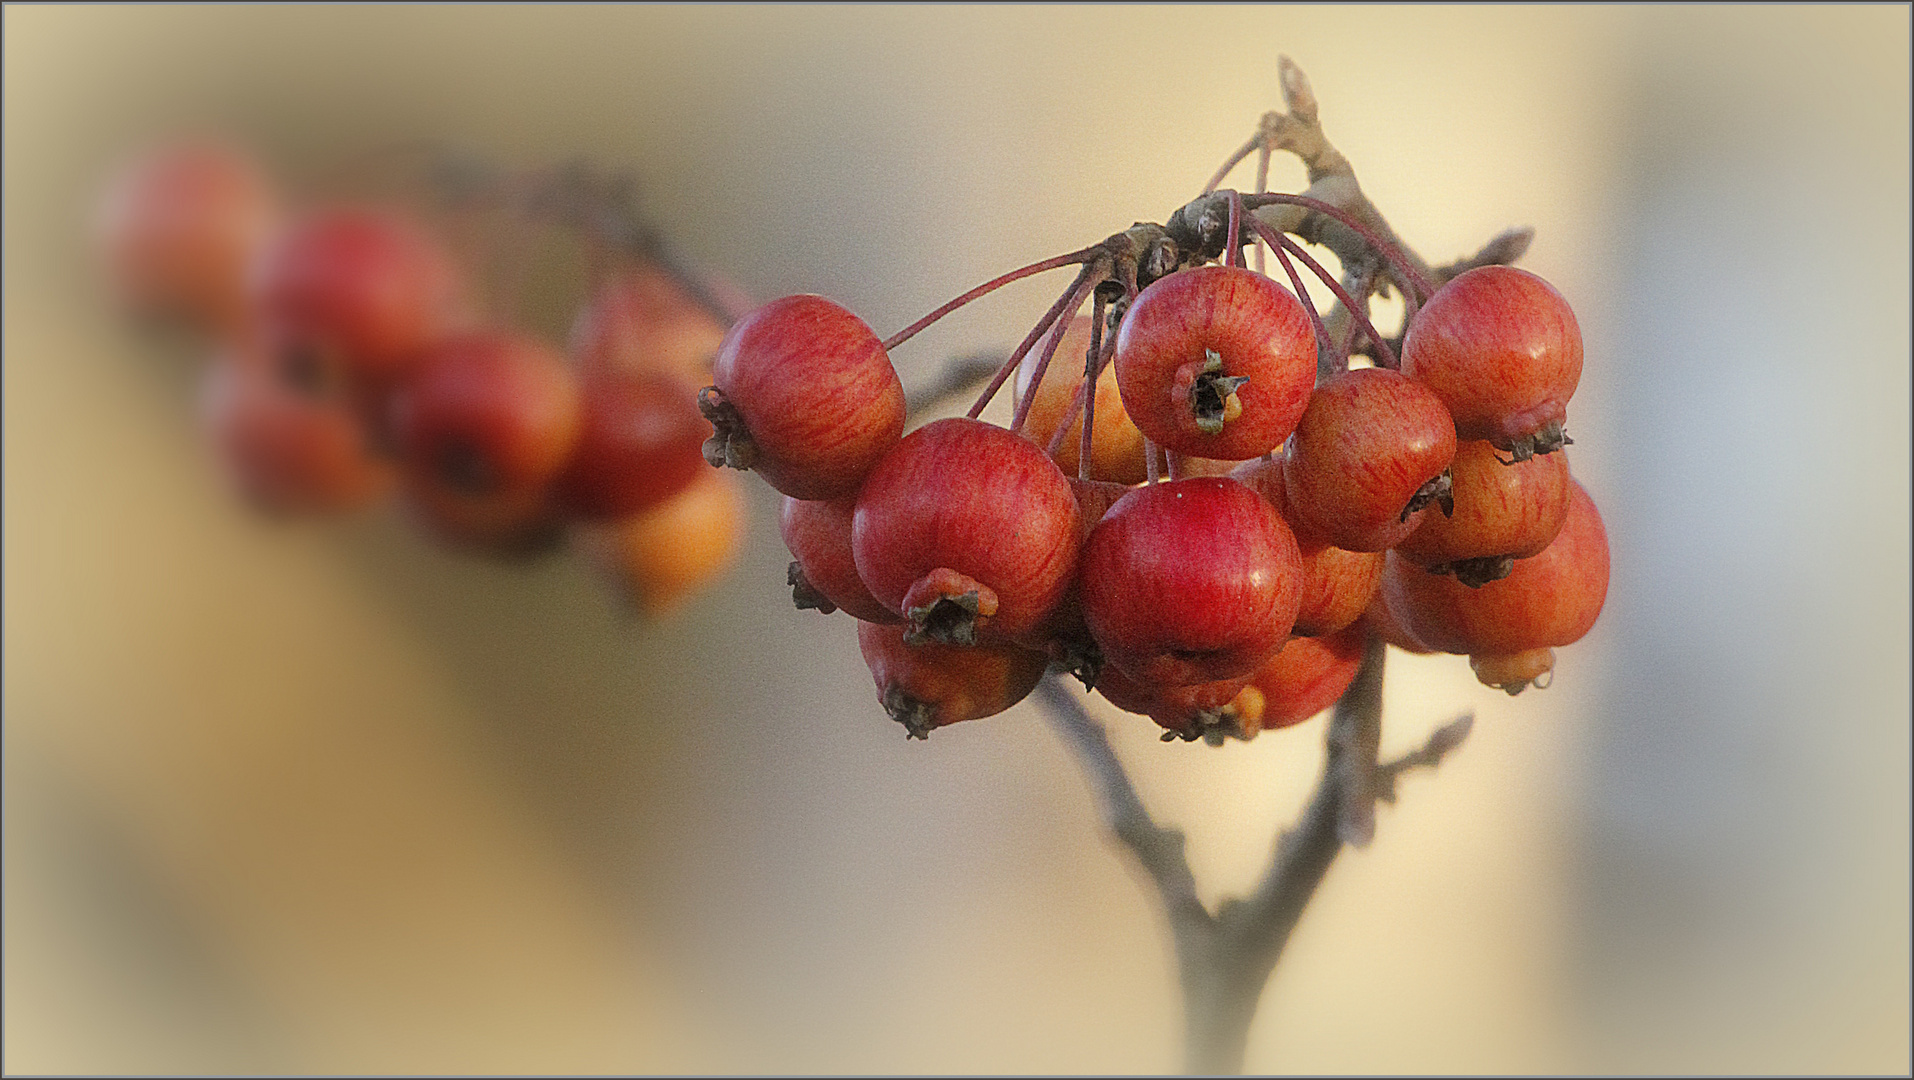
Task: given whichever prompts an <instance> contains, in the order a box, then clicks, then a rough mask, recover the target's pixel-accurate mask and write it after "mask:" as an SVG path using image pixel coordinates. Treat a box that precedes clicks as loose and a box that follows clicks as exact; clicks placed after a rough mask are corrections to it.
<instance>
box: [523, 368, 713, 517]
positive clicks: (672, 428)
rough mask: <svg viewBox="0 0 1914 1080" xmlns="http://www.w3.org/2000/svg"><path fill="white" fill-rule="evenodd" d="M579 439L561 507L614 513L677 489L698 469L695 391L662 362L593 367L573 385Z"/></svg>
mask: <svg viewBox="0 0 1914 1080" xmlns="http://www.w3.org/2000/svg"><path fill="white" fill-rule="evenodd" d="M579 397H580V414H579V425H578V441H577V444H576V445H575V447H574V448H573V450H572V453H571V461H570V463H569V464H568V465H566V467H565V471H564V473H563V474H562V475H561V476H560V477H559V478H558V482H557V486H556V491H557V495H558V498H559V501H560V502H561V503H562V504H563V505H564V506H565V508H566V509H568V510H570V511H572V512H573V513H575V514H577V515H579V516H580V517H584V518H588V519H590V520H593V521H613V520H616V519H618V518H623V517H629V516H630V515H632V514H635V513H637V512H639V511H640V510H644V509H648V508H650V507H653V506H656V505H658V504H659V503H661V502H663V501H664V500H666V499H668V498H670V497H671V496H673V495H675V494H677V493H678V492H680V491H683V490H684V489H685V488H686V487H688V486H689V485H690V484H691V481H692V479H693V478H694V477H696V476H697V474H698V473H699V472H701V471H703V469H704V467H705V464H704V455H703V453H702V452H701V448H702V447H703V446H704V439H705V432H706V430H707V428H706V427H705V422H704V419H703V418H702V417H700V416H699V415H698V407H697V392H696V391H695V390H693V389H692V388H691V385H690V384H689V383H686V382H685V381H684V380H683V379H681V378H679V377H678V376H677V375H675V374H672V373H669V372H668V371H665V370H661V369H660V370H641V369H628V368H613V367H600V368H598V369H595V370H591V371H587V372H586V373H585V374H584V375H583V377H582V378H581V379H580V385H579Z"/></svg>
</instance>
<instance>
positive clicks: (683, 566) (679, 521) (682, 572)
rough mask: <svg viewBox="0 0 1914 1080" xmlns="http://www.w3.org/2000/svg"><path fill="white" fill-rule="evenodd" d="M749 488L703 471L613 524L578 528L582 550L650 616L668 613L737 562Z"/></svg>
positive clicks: (730, 477)
mask: <svg viewBox="0 0 1914 1080" xmlns="http://www.w3.org/2000/svg"><path fill="white" fill-rule="evenodd" d="M744 521H745V505H744V491H743V487H742V485H741V484H739V483H738V478H737V477H736V476H733V475H732V474H730V473H726V472H718V471H715V470H712V469H704V470H701V471H700V472H699V473H698V476H697V479H695V480H693V481H692V482H691V486H690V487H688V488H685V489H684V490H683V491H680V492H679V493H678V494H676V495H673V496H672V497H671V498H669V499H666V500H665V501H664V502H662V503H660V504H658V505H657V506H654V507H652V508H651V509H649V510H645V511H642V512H640V513H637V514H633V515H632V516H631V517H628V518H626V519H624V520H623V521H617V522H613V523H612V524H609V525H580V526H579V527H578V528H576V529H575V530H573V538H574V540H575V542H576V543H577V545H578V547H579V549H580V550H581V551H582V552H583V553H584V554H585V556H586V557H587V558H589V559H590V560H591V561H592V562H593V563H595V564H596V565H597V566H598V567H599V569H600V570H601V571H602V572H603V573H604V574H605V575H606V576H607V577H609V578H610V579H611V580H612V582H613V583H614V584H615V585H616V586H617V588H618V591H619V592H620V593H621V594H622V595H623V596H624V597H625V599H627V600H628V601H630V602H631V604H632V605H633V606H634V607H636V608H637V609H638V612H639V614H641V615H647V616H657V615H664V614H666V613H668V612H670V611H672V610H674V609H676V608H678V607H679V606H681V605H682V604H684V603H685V601H687V600H689V599H690V598H691V597H692V596H694V595H696V594H697V592H698V590H700V589H702V588H704V587H705V586H706V585H709V584H710V583H711V582H712V581H713V580H714V579H716V578H717V577H718V576H719V575H721V574H723V573H724V572H725V571H726V570H728V569H730V567H731V564H732V563H734V562H736V561H737V558H738V552H739V551H740V550H741V549H742V548H743V547H744Z"/></svg>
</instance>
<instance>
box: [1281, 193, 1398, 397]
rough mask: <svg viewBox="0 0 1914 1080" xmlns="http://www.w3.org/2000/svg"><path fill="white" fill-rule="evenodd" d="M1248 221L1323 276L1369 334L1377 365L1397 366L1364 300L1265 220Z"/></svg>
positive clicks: (1317, 274)
mask: <svg viewBox="0 0 1914 1080" xmlns="http://www.w3.org/2000/svg"><path fill="white" fill-rule="evenodd" d="M1250 221H1251V222H1252V223H1254V225H1255V226H1256V231H1257V232H1258V233H1261V234H1262V236H1263V238H1264V239H1265V240H1267V241H1268V242H1269V244H1270V246H1271V247H1279V246H1280V247H1281V248H1282V249H1283V250H1285V251H1287V252H1289V253H1290V254H1291V255H1294V256H1296V257H1297V258H1298V259H1301V260H1302V261H1303V264H1304V265H1305V266H1308V267H1309V269H1310V270H1311V271H1313V272H1314V273H1315V275H1316V276H1317V277H1319V278H1321V279H1322V280H1323V284H1325V285H1327V286H1329V291H1330V292H1333V293H1335V294H1336V299H1338V300H1340V301H1342V306H1343V307H1344V308H1347V309H1348V311H1349V314H1351V315H1353V316H1355V318H1356V321H1357V322H1359V323H1361V324H1362V329H1363V332H1364V333H1367V334H1368V335H1369V340H1371V341H1373V342H1375V343H1376V348H1378V349H1380V350H1381V351H1382V355H1381V356H1379V357H1377V358H1376V365H1377V366H1378V367H1386V368H1390V369H1394V368H1397V367H1399V366H1400V365H1399V363H1398V362H1397V360H1396V351H1395V350H1394V349H1391V348H1390V347H1389V340H1388V339H1387V338H1385V337H1383V336H1382V331H1380V330H1377V329H1376V324H1375V323H1373V322H1370V321H1369V313H1368V312H1367V311H1366V310H1364V309H1365V308H1367V307H1368V305H1367V304H1358V303H1357V302H1356V300H1355V298H1354V297H1352V296H1350V295H1349V290H1347V289H1345V288H1343V287H1342V282H1340V281H1337V280H1336V278H1335V275H1333V274H1331V273H1330V272H1329V271H1328V270H1325V269H1323V264H1321V263H1319V262H1317V261H1316V260H1315V259H1313V258H1311V257H1310V254H1309V252H1307V251H1304V250H1303V247H1302V245H1301V244H1298V243H1297V242H1296V241H1294V240H1291V239H1290V238H1289V237H1287V236H1285V235H1283V234H1282V233H1280V232H1277V231H1276V229H1275V228H1274V227H1272V226H1271V225H1270V224H1269V223H1267V222H1265V221H1263V220H1262V219H1261V218H1258V217H1256V216H1255V215H1251V216H1250Z"/></svg>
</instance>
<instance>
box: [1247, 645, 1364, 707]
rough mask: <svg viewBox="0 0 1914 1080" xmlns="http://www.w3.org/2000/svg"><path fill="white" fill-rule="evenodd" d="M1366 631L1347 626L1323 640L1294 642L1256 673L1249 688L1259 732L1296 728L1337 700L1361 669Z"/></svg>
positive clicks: (1251, 678)
mask: <svg viewBox="0 0 1914 1080" xmlns="http://www.w3.org/2000/svg"><path fill="white" fill-rule="evenodd" d="M1368 637H1369V635H1368V631H1366V630H1365V629H1364V628H1362V627H1360V626H1350V627H1347V628H1345V629H1343V630H1340V631H1338V632H1336V633H1334V634H1330V635H1329V636H1327V637H1320V638H1295V639H1293V640H1291V641H1290V642H1289V643H1288V644H1286V645H1284V646H1283V647H1282V650H1281V651H1279V652H1278V653H1277V654H1276V655H1275V656H1272V657H1270V658H1269V660H1268V662H1266V663H1265V664H1263V666H1262V667H1260V668H1257V669H1256V674H1254V675H1251V676H1250V679H1249V684H1250V685H1251V686H1253V687H1255V688H1256V690H1257V691H1258V692H1259V693H1260V694H1261V695H1262V702H1261V710H1260V717H1259V720H1258V725H1259V726H1260V728H1261V729H1262V730H1264V731H1272V730H1275V729H1276V728H1284V727H1288V726H1290V725H1291V724H1299V723H1301V722H1303V721H1304V720H1307V719H1309V718H1310V717H1312V716H1314V715H1316V714H1317V713H1319V712H1322V711H1323V710H1324V709H1327V708H1329V707H1330V706H1331V705H1334V704H1335V703H1336V699H1337V698H1340V697H1342V695H1343V691H1345V690H1347V689H1349V684H1350V683H1352V682H1354V681H1355V680H1356V669H1357V668H1358V667H1360V666H1362V650H1363V643H1364V642H1365V641H1367V640H1368Z"/></svg>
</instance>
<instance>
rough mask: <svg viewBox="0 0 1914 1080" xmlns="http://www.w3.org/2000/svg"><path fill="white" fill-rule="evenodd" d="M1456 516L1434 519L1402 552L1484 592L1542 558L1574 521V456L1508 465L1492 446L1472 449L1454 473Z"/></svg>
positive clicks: (1462, 451)
mask: <svg viewBox="0 0 1914 1080" xmlns="http://www.w3.org/2000/svg"><path fill="white" fill-rule="evenodd" d="M1449 474H1450V495H1451V497H1453V498H1454V500H1455V513H1454V514H1452V515H1450V516H1447V517H1444V516H1441V515H1438V514H1429V515H1427V516H1425V517H1424V518H1423V519H1422V524H1421V525H1420V526H1418V527H1417V528H1416V531H1415V532H1413V533H1410V534H1409V536H1407V537H1406V538H1404V539H1403V540H1402V541H1401V542H1400V543H1398V544H1397V545H1396V551H1397V552H1398V553H1399V554H1401V555H1402V557H1403V558H1405V559H1408V560H1409V561H1410V562H1412V563H1415V564H1416V565H1417V566H1420V567H1422V568H1423V569H1425V570H1433V571H1436V572H1438V573H1446V574H1453V575H1455V577H1456V579H1457V580H1459V581H1461V582H1462V583H1464V584H1472V585H1480V584H1483V583H1485V582H1489V581H1494V580H1497V579H1498V578H1501V577H1504V576H1506V575H1507V574H1508V572H1509V570H1510V569H1511V568H1512V567H1513V566H1514V563H1515V560H1517V559H1526V558H1529V557H1531V556H1534V555H1539V554H1541V552H1542V550H1543V549H1544V548H1546V547H1548V545H1549V542H1550V541H1552V540H1554V539H1555V534H1556V533H1558V532H1560V531H1561V529H1562V522H1563V520H1564V519H1566V518H1567V517H1568V506H1569V483H1570V482H1569V476H1568V453H1567V452H1566V451H1561V452H1558V453H1553V454H1542V455H1539V456H1537V457H1532V458H1529V459H1528V460H1527V461H1517V462H1508V461H1506V460H1504V459H1503V458H1502V456H1501V455H1500V454H1499V453H1497V451H1496V449H1495V447H1494V446H1492V445H1490V444H1489V443H1486V442H1465V443H1463V444H1462V445H1461V446H1460V447H1458V448H1457V449H1456V453H1455V462H1454V463H1453V464H1452V465H1451V466H1450V467H1449Z"/></svg>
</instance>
